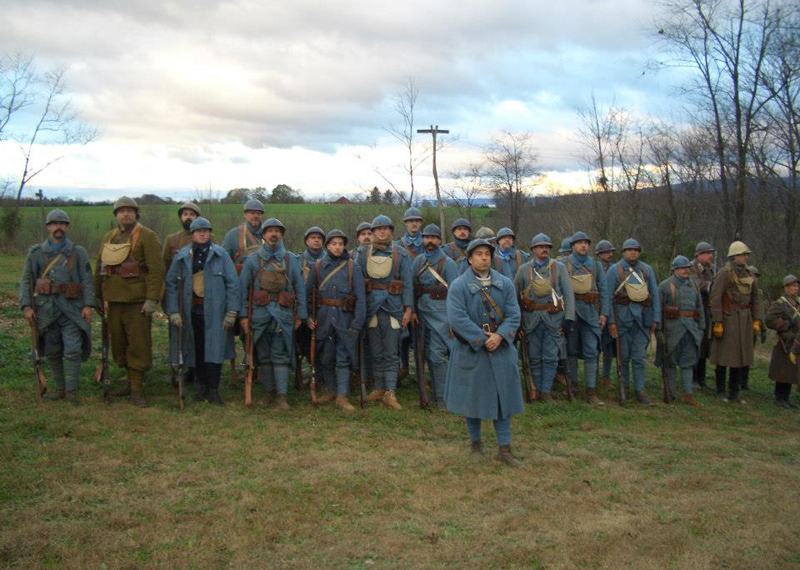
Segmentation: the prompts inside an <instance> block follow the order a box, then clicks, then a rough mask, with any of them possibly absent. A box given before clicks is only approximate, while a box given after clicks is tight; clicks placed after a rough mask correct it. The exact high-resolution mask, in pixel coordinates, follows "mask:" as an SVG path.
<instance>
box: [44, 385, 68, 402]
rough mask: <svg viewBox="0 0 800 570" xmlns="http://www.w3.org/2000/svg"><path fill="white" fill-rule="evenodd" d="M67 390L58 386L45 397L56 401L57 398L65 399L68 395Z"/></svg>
mask: <svg viewBox="0 0 800 570" xmlns="http://www.w3.org/2000/svg"><path fill="white" fill-rule="evenodd" d="M66 394H67V391H66V390H65V389H64V388H56V389H55V390H53V391H52V392H50V393H49V394H47V395H46V396H45V397H44V399H45V400H49V401H51V402H55V401H56V400H63V399H64V398H65V397H66Z"/></svg>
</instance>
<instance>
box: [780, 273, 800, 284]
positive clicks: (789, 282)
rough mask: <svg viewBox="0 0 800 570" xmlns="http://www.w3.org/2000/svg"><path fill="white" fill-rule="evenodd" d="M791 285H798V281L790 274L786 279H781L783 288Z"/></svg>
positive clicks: (799, 281) (799, 280)
mask: <svg viewBox="0 0 800 570" xmlns="http://www.w3.org/2000/svg"><path fill="white" fill-rule="evenodd" d="M792 283H800V279H798V278H797V277H795V276H794V275H791V274H789V275H787V276H786V277H784V278H783V286H784V287H788V286H789V285H791V284H792Z"/></svg>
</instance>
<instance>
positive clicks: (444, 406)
mask: <svg viewBox="0 0 800 570" xmlns="http://www.w3.org/2000/svg"><path fill="white" fill-rule="evenodd" d="M436 409H437V410H439V411H440V412H446V411H447V404H445V403H444V400H436Z"/></svg>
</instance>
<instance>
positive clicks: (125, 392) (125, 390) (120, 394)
mask: <svg viewBox="0 0 800 570" xmlns="http://www.w3.org/2000/svg"><path fill="white" fill-rule="evenodd" d="M111 395H112V396H113V397H115V398H125V397H127V396H130V395H131V385H130V383H129V382H125V385H124V386H122V388H120V389H119V390H117V391H116V392H112V393H111Z"/></svg>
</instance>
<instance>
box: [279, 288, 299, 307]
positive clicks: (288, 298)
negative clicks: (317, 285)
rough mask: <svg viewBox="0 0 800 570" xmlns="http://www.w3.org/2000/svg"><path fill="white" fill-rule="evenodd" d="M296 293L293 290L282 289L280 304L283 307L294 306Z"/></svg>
mask: <svg viewBox="0 0 800 570" xmlns="http://www.w3.org/2000/svg"><path fill="white" fill-rule="evenodd" d="M294 299H295V294H294V293H292V292H291V291H280V292H279V293H278V304H279V305H280V306H281V307H288V308H289V309H292V308H294Z"/></svg>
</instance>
